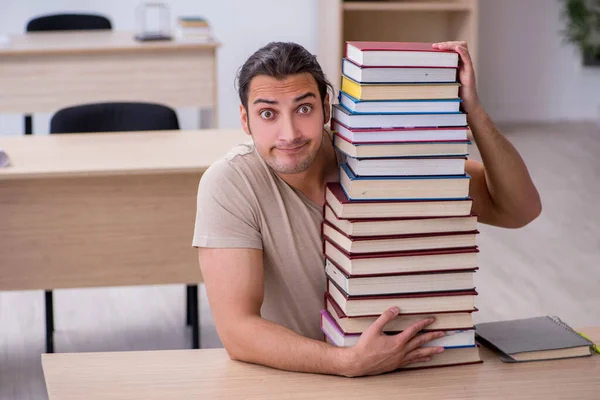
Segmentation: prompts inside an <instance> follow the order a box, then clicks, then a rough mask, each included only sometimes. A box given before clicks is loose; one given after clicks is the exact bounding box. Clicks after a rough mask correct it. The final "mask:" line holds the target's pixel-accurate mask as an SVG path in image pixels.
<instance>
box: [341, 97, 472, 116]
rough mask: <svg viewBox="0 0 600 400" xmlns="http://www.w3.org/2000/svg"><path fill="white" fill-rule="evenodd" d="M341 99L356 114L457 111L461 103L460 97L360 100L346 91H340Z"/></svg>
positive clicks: (342, 103)
mask: <svg viewBox="0 0 600 400" xmlns="http://www.w3.org/2000/svg"><path fill="white" fill-rule="evenodd" d="M339 101H340V104H341V105H342V106H344V107H345V108H346V109H347V110H348V111H350V112H352V113H355V114H386V113H388V114H399V113H405V114H411V113H413V114H414V113H432V114H436V113H437V114H440V113H457V112H459V111H460V103H461V100H460V99H440V100H437V99H432V100H358V99H355V98H354V97H352V96H350V95H349V94H348V93H346V92H340V95H339Z"/></svg>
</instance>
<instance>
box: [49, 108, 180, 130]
mask: <svg viewBox="0 0 600 400" xmlns="http://www.w3.org/2000/svg"><path fill="white" fill-rule="evenodd" d="M176 129H179V121H178V119H177V114H176V113H175V111H174V110H173V109H171V108H169V107H167V106H163V105H160V104H153V103H96V104H83V105H79V106H74V107H68V108H63V109H62V110H59V111H58V112H57V113H56V114H54V115H53V116H52V119H51V120H50V133H86V132H120V131H158V130H176Z"/></svg>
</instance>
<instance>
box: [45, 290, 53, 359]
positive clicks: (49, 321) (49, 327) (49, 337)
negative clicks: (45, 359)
mask: <svg viewBox="0 0 600 400" xmlns="http://www.w3.org/2000/svg"><path fill="white" fill-rule="evenodd" d="M53 303H54V302H53V297H52V290H46V292H45V293H44V304H45V306H46V307H45V308H46V353H54V305H53Z"/></svg>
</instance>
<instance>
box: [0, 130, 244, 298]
mask: <svg viewBox="0 0 600 400" xmlns="http://www.w3.org/2000/svg"><path fill="white" fill-rule="evenodd" d="M247 140H249V138H248V136H246V135H245V134H244V133H243V132H242V130H198V131H162V132H130V133H101V134H98V133H94V134H77V135H49V136H21V137H0V148H2V149H4V150H5V151H6V153H7V154H8V155H9V157H10V159H11V162H12V166H10V167H7V168H0V238H2V239H1V240H0V290H40V289H59V288H79V287H92V286H116V285H149V284H170V283H173V284H175V283H177V284H183V283H198V282H201V280H202V277H201V274H200V269H199V267H198V261H197V253H196V251H194V249H193V248H192V247H191V243H192V235H193V227H194V219H195V213H196V192H197V188H198V182H199V179H200V176H201V175H202V173H203V172H204V171H205V170H206V169H207V168H208V167H209V166H210V165H211V164H212V163H213V162H215V161H216V160H217V159H219V158H220V157H222V156H223V155H225V153H226V152H227V151H228V150H229V149H230V148H231V147H233V146H235V145H236V144H237V143H241V142H245V141H247Z"/></svg>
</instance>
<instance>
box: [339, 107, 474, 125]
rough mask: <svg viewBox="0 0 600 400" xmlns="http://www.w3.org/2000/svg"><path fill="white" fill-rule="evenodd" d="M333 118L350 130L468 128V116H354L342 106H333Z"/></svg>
mask: <svg viewBox="0 0 600 400" xmlns="http://www.w3.org/2000/svg"><path fill="white" fill-rule="evenodd" d="M333 118H335V119H336V120H338V121H340V122H341V123H342V124H344V125H346V126H347V127H349V128H373V127H376V128H386V127H397V128H399V127H405V128H410V127H438V126H440V127H445V126H466V125H467V114H465V113H462V112H457V113H446V114H431V113H430V114H427V113H419V114H352V113H351V112H349V111H348V110H347V109H345V108H344V107H343V106H342V105H340V104H334V105H333Z"/></svg>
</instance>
